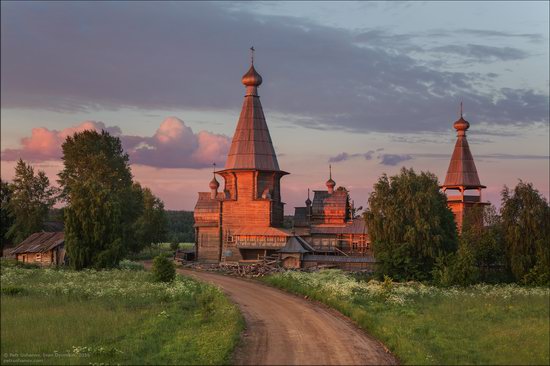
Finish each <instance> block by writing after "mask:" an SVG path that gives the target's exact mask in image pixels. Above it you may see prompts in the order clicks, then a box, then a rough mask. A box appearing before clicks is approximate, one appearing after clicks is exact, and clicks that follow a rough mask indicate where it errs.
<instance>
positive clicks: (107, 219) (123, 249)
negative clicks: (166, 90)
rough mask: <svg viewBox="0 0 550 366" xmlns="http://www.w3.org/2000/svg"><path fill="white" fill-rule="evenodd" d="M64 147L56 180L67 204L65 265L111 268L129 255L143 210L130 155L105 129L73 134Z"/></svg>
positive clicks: (77, 267)
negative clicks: (133, 177) (67, 258)
mask: <svg viewBox="0 0 550 366" xmlns="http://www.w3.org/2000/svg"><path fill="white" fill-rule="evenodd" d="M62 148H63V158H62V159H63V163H64V165H65V166H64V169H63V170H62V171H61V172H60V173H59V184H60V186H61V188H62V196H63V198H64V199H65V200H66V202H67V206H66V208H65V213H64V216H65V243H66V248H67V255H68V257H69V263H70V265H71V266H72V267H73V268H75V269H81V268H86V267H92V266H93V267H110V266H114V265H116V264H117V263H118V261H119V260H120V259H122V258H123V257H124V255H125V254H126V253H127V251H128V248H129V247H130V245H131V243H132V240H133V232H132V226H133V224H134V222H135V220H136V219H137V217H138V216H139V214H140V213H141V210H142V206H141V205H142V202H141V198H140V196H139V192H136V190H134V189H133V188H132V183H133V182H132V174H131V171H130V167H129V163H128V155H127V154H126V153H124V151H123V149H122V145H121V142H120V139H118V138H117V137H113V136H111V135H110V134H109V133H107V132H105V131H102V132H101V133H98V132H96V131H83V132H78V133H75V134H74V135H73V136H69V137H67V139H66V140H65V142H64V143H63V146H62Z"/></svg>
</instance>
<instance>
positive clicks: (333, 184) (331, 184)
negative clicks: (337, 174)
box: [326, 164, 336, 194]
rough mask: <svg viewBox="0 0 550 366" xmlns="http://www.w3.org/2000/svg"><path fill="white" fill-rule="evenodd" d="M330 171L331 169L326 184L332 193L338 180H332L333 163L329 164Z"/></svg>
mask: <svg viewBox="0 0 550 366" xmlns="http://www.w3.org/2000/svg"><path fill="white" fill-rule="evenodd" d="M328 171H329V177H328V180H327V183H326V185H327V188H328V193H330V194H332V192H334V187H335V186H336V182H335V181H333V180H332V165H330V164H329V166H328Z"/></svg>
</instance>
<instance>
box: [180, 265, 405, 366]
mask: <svg viewBox="0 0 550 366" xmlns="http://www.w3.org/2000/svg"><path fill="white" fill-rule="evenodd" d="M178 272H179V273H182V274H185V275H190V276H195V277H196V278H198V279H200V280H203V281H207V282H210V283H213V284H216V285H217V286H219V287H220V288H221V289H223V290H224V291H225V293H227V294H228V295H229V296H230V298H231V300H232V301H233V302H234V303H236V304H237V305H238V306H239V307H240V309H241V311H242V313H243V315H244V318H245V320H246V330H245V334H244V336H243V342H241V345H240V346H239V347H238V349H237V350H236V352H235V358H234V363H235V364H239V365H368V364H376V365H387V364H396V363H397V360H396V359H395V358H394V357H393V356H392V355H391V354H388V353H386V352H385V351H384V347H383V346H382V345H381V344H380V343H379V342H378V341H376V340H375V339H373V338H371V337H369V336H368V335H366V334H365V333H364V332H363V331H361V330H360V329H358V328H357V327H356V326H355V325H354V324H353V323H352V322H351V321H350V320H349V319H347V318H345V317H344V316H342V315H341V314H339V313H337V312H336V311H333V310H330V309H327V308H325V307H323V306H320V305H317V304H315V303H312V302H309V301H307V300H304V299H301V298H299V297H297V296H294V295H291V294H287V293H285V292H283V291H280V290H277V289H274V288H271V287H269V286H265V285H262V284H260V283H256V282H254V281H247V280H241V279H238V278H233V277H227V276H221V275H217V274H213V273H205V272H194V271H189V270H182V269H179V270H178Z"/></svg>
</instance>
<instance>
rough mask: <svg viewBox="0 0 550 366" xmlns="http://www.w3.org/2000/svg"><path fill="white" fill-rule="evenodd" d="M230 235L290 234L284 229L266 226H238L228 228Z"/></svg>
mask: <svg viewBox="0 0 550 366" xmlns="http://www.w3.org/2000/svg"><path fill="white" fill-rule="evenodd" d="M230 233H231V235H258V236H291V234H290V232H289V231H288V230H286V229H282V228H278V227H272V226H266V227H258V226H240V227H236V228H233V229H230Z"/></svg>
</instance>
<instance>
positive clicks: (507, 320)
mask: <svg viewBox="0 0 550 366" xmlns="http://www.w3.org/2000/svg"><path fill="white" fill-rule="evenodd" d="M263 280H264V281H266V282H267V283H269V284H272V285H274V286H276V287H279V288H282V289H286V290H289V291H291V292H294V293H297V294H303V295H308V296H309V297H311V298H313V299H315V300H318V301H320V302H324V303H326V304H327V305H329V306H331V307H334V308H335V309H337V310H339V311H340V312H342V313H343V314H345V315H347V316H349V317H350V318H352V319H354V320H355V321H356V322H357V323H358V324H359V325H360V326H361V327H363V328H364V329H366V330H367V331H368V332H369V333H370V334H372V335H373V336H375V337H376V338H378V339H380V340H381V341H382V342H384V344H386V346H388V348H389V349H390V350H391V351H392V352H394V354H395V355H396V356H397V357H398V358H399V359H400V360H401V361H402V362H403V363H405V364H433V365H450V364H495V365H504V364H516V365H517V364H537V365H538V364H549V363H550V355H549V352H550V350H549V344H550V343H549V342H550V339H549V338H550V336H549V327H550V323H549V312H550V306H549V301H550V297H549V296H550V291H549V289H548V288H525V287H519V286H516V285H477V286H472V287H468V288H450V289H441V288H437V287H431V286H425V285H423V284H420V283H393V282H391V281H389V280H387V281H384V282H378V281H369V282H364V281H358V280H356V279H354V278H352V277H351V276H349V275H346V274H345V273H343V272H341V271H337V270H327V271H321V272H318V273H303V272H284V273H279V274H275V275H272V276H269V277H264V278H263Z"/></svg>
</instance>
